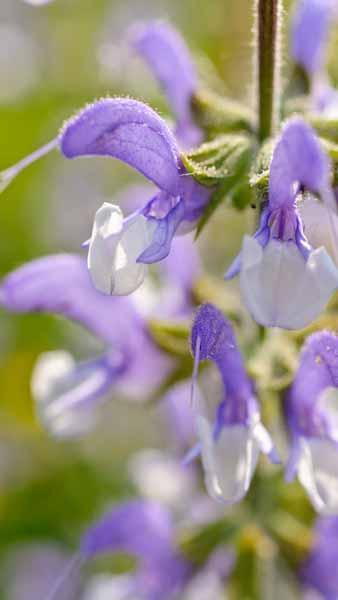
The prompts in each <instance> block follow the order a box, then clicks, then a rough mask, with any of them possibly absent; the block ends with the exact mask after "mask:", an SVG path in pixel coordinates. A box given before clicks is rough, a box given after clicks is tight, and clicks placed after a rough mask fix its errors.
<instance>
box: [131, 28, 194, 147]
mask: <svg viewBox="0 0 338 600" xmlns="http://www.w3.org/2000/svg"><path fill="white" fill-rule="evenodd" d="M128 37H129V40H130V43H131V45H132V46H133V48H134V49H135V50H136V52H137V53H138V54H139V55H140V56H141V57H142V58H143V59H144V60H145V62H146V63H147V65H148V66H149V68H150V70H151V71H152V73H153V74H154V77H155V78H156V79H157V81H158V82H159V84H160V86H161V87H162V89H163V91H164V93H165V95H166V97H167V99H168V102H169V104H170V106H171V109H172V111H173V113H174V115H175V117H176V121H177V124H176V135H177V137H178V139H179V140H181V141H182V143H183V144H184V145H185V146H193V145H196V144H198V143H200V142H201V139H202V133H201V130H200V129H199V128H198V127H197V126H196V124H195V123H194V118H193V115H192V110H191V103H192V97H193V95H194V93H195V92H196V89H197V85H198V77H197V72H196V68H195V65H194V63H193V61H192V59H191V57H190V53H189V50H188V48H187V47H186V45H185V42H184V40H183V39H182V37H181V35H180V34H179V33H178V32H177V31H176V30H175V29H174V28H173V27H171V26H170V25H169V24H168V23H165V22H161V21H150V22H148V23H136V24H135V25H133V26H132V27H131V28H130V30H129V36H128Z"/></svg>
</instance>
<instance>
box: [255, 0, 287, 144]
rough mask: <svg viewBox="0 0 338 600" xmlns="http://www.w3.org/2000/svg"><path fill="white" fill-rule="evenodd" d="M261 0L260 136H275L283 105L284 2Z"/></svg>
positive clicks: (258, 42)
mask: <svg viewBox="0 0 338 600" xmlns="http://www.w3.org/2000/svg"><path fill="white" fill-rule="evenodd" d="M256 1H257V27H256V30H257V53H258V65H257V67H258V74H257V75H258V90H257V91H258V136H259V139H260V141H261V142H263V141H264V140H265V139H267V138H268V137H270V136H271V135H273V133H274V131H275V129H276V127H277V123H278V117H279V102H280V20H281V0H256Z"/></svg>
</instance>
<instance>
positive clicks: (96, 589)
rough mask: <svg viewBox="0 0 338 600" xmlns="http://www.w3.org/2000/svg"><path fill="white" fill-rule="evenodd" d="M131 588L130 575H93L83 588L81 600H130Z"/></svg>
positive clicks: (131, 577) (131, 578)
mask: <svg viewBox="0 0 338 600" xmlns="http://www.w3.org/2000/svg"><path fill="white" fill-rule="evenodd" d="M133 587H134V586H133V576H130V575H105V574H101V575H95V576H94V577H92V578H91V579H90V580H89V583H87V585H86V587H85V591H84V596H83V600H128V599H129V600H130V599H131V595H130V593H131V590H132V589H133ZM134 598H135V600H137V598H136V596H133V599H134Z"/></svg>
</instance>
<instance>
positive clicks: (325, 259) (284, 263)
mask: <svg viewBox="0 0 338 600" xmlns="http://www.w3.org/2000/svg"><path fill="white" fill-rule="evenodd" d="M303 189H307V190H310V191H312V192H314V193H318V194H320V195H321V197H322V199H323V200H324V201H325V202H327V204H328V207H329V208H330V210H331V207H332V205H333V206H334V208H333V209H332V210H334V211H335V210H336V207H335V200H334V196H333V192H332V190H331V188H330V163H329V160H328V158H327V156H326V154H325V153H324V152H323V150H322V148H321V146H320V143H319V141H318V140H317V138H316V136H315V134H314V132H313V130H312V129H311V127H310V126H309V125H307V124H306V123H305V122H304V121H302V120H301V119H300V118H293V119H291V120H290V121H289V122H288V123H287V124H286V125H285V126H284V129H283V131H282V134H281V137H280V139H279V141H278V143H277V145H276V147H275V150H274V153H273V157H272V161H271V167H270V183H269V196H268V202H267V205H266V207H265V209H264V210H263V213H262V216H261V221H260V226H259V228H258V230H257V231H256V233H255V234H254V236H253V237H249V236H245V237H244V242H243V246H242V251H241V254H240V255H239V257H237V259H236V260H235V262H234V263H233V265H232V266H231V267H230V269H229V271H228V273H227V274H226V277H227V278H230V277H233V276H234V275H236V274H237V273H238V272H239V273H240V286H241V292H242V296H243V299H244V302H245V304H246V306H247V308H248V309H249V311H250V312H251V314H252V316H253V317H254V319H255V320H256V321H257V322H258V323H260V324H261V325H264V326H266V327H274V326H277V327H283V328H284V329H301V328H303V327H305V326H306V325H308V324H309V323H311V321H313V320H314V319H315V318H316V317H317V316H318V315H319V314H320V313H321V312H322V311H323V310H324V308H325V306H326V304H327V302H328V300H329V298H330V296H331V294H332V292H333V291H334V290H335V289H336V288H337V285H338V271H337V267H336V266H335V265H334V263H333V261H332V259H331V258H330V256H329V255H328V253H327V252H326V250H325V249H324V248H323V247H320V248H317V249H313V248H312V247H311V246H310V245H309V243H308V240H307V239H306V237H305V235H304V231H303V226H302V222H301V219H300V215H299V212H298V210H297V207H296V199H297V195H298V194H299V193H300V192H301V191H302V190H303ZM305 201H306V200H305ZM334 234H335V236H336V235H337V234H336V232H334Z"/></svg>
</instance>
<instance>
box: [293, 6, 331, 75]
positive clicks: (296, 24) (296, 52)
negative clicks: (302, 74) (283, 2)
mask: <svg viewBox="0 0 338 600" xmlns="http://www.w3.org/2000/svg"><path fill="white" fill-rule="evenodd" d="M335 8H336V7H335V0H299V1H298V3H297V5H296V9H295V12H294V16H293V23H292V31H291V53H292V57H293V59H294V61H295V62H296V63H297V64H298V65H300V66H301V67H303V69H304V70H305V71H306V73H307V74H308V75H309V76H310V77H313V76H314V75H315V74H316V73H318V72H321V71H322V70H323V68H324V67H325V59H326V48H327V42H328V37H329V32H330V26H331V23H332V20H333V18H334V13H335Z"/></svg>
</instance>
